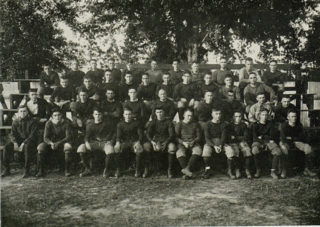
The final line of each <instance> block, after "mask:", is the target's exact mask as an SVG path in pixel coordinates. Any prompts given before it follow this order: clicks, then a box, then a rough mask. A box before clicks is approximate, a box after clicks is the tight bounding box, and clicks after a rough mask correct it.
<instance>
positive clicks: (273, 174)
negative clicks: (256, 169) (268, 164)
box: [270, 170, 279, 180]
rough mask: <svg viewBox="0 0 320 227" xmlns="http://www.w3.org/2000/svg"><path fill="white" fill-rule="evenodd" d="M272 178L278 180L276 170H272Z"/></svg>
mask: <svg viewBox="0 0 320 227" xmlns="http://www.w3.org/2000/svg"><path fill="white" fill-rule="evenodd" d="M270 176H271V177H272V179H273V180H278V179H279V177H278V175H277V174H276V170H271V173H270Z"/></svg>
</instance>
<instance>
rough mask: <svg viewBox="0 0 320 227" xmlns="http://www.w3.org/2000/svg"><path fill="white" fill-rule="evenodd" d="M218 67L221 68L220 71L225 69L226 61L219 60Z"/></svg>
mask: <svg viewBox="0 0 320 227" xmlns="http://www.w3.org/2000/svg"><path fill="white" fill-rule="evenodd" d="M220 66H221V68H222V69H224V68H226V66H227V60H226V59H221V60H220Z"/></svg>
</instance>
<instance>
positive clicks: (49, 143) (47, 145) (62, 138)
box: [36, 108, 72, 177]
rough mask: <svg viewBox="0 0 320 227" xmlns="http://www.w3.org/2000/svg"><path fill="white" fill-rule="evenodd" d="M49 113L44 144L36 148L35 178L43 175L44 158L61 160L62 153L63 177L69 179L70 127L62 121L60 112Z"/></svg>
mask: <svg viewBox="0 0 320 227" xmlns="http://www.w3.org/2000/svg"><path fill="white" fill-rule="evenodd" d="M51 113H52V115H51V119H50V120H49V121H47V123H46V126H45V129H44V136H43V140H44V142H43V143H40V144H39V145H38V147H37V150H38V173H37V175H36V177H42V176H43V175H44V168H43V164H44V160H45V158H48V156H51V157H52V156H54V158H61V156H63V153H64V163H65V176H66V177H69V176H71V173H70V164H71V153H72V142H71V141H72V134H71V125H70V123H69V121H68V120H67V119H64V118H63V117H62V112H61V110H60V109H57V108H53V109H52V110H51ZM59 163H60V162H59ZM59 167H61V166H59Z"/></svg>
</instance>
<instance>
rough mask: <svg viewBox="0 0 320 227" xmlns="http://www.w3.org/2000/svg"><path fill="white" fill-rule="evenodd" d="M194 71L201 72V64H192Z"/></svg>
mask: <svg viewBox="0 0 320 227" xmlns="http://www.w3.org/2000/svg"><path fill="white" fill-rule="evenodd" d="M191 67H192V71H193V72H198V71H199V64H197V63H194V64H192V66H191Z"/></svg>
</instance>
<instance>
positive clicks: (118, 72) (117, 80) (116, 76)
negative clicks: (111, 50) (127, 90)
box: [111, 68, 122, 84]
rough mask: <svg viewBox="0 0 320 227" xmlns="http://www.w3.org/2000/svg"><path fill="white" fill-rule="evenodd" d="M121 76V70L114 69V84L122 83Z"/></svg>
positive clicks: (112, 75)
mask: <svg viewBox="0 0 320 227" xmlns="http://www.w3.org/2000/svg"><path fill="white" fill-rule="evenodd" d="M121 76H122V73H121V70H120V69H116V68H113V69H112V70H111V78H112V81H113V82H114V83H116V84H119V83H120V82H121Z"/></svg>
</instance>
